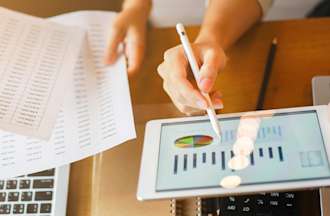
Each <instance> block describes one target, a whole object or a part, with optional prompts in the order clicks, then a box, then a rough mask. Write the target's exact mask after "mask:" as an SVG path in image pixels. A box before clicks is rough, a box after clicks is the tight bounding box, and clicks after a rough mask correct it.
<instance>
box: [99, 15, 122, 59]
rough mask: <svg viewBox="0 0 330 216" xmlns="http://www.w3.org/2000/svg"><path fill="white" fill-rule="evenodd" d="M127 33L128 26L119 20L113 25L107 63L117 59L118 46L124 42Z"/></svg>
mask: <svg viewBox="0 0 330 216" xmlns="http://www.w3.org/2000/svg"><path fill="white" fill-rule="evenodd" d="M125 34H126V27H125V26H124V25H123V24H121V23H120V22H119V21H118V22H116V23H114V24H113V25H112V27H111V30H110V36H109V39H108V45H107V49H106V54H105V59H104V63H105V64H113V63H114V62H115V61H116V59H117V55H118V54H117V53H118V46H119V44H120V43H121V42H123V40H124V38H125Z"/></svg>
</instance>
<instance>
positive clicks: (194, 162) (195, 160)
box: [193, 154, 197, 168]
mask: <svg viewBox="0 0 330 216" xmlns="http://www.w3.org/2000/svg"><path fill="white" fill-rule="evenodd" d="M196 164H197V155H196V154H193V168H196Z"/></svg>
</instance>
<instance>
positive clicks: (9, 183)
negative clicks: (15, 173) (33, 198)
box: [6, 180, 17, 190]
mask: <svg viewBox="0 0 330 216" xmlns="http://www.w3.org/2000/svg"><path fill="white" fill-rule="evenodd" d="M16 188H17V180H8V181H7V185H6V189H7V190H12V189H16Z"/></svg>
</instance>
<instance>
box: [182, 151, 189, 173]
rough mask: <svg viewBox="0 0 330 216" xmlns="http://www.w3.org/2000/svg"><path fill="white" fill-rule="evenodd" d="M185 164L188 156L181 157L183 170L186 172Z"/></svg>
mask: <svg viewBox="0 0 330 216" xmlns="http://www.w3.org/2000/svg"><path fill="white" fill-rule="evenodd" d="M187 163H188V155H186V154H185V155H184V156H183V170H184V171H186V170H187Z"/></svg>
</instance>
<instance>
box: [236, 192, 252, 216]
mask: <svg viewBox="0 0 330 216" xmlns="http://www.w3.org/2000/svg"><path fill="white" fill-rule="evenodd" d="M252 199H253V197H250V196H247V197H243V199H242V203H241V206H240V207H239V211H240V212H242V213H244V215H250V214H252V213H253V202H252Z"/></svg>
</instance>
